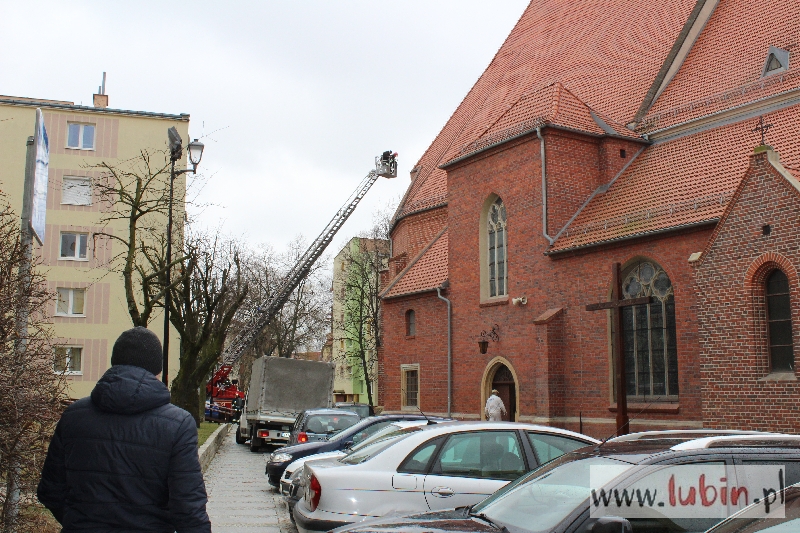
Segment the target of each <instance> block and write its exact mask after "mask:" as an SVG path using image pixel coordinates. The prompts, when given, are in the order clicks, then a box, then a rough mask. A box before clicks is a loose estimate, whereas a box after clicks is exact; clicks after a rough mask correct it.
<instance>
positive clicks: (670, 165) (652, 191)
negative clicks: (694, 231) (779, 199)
mask: <svg viewBox="0 0 800 533" xmlns="http://www.w3.org/2000/svg"><path fill="white" fill-rule="evenodd" d="M764 120H765V121H766V122H769V123H771V124H773V128H772V129H771V130H769V132H768V134H767V140H768V141H769V143H770V144H771V145H772V146H774V147H775V149H776V150H777V151H778V153H779V154H781V161H782V163H783V165H784V166H785V167H786V168H787V169H788V170H789V171H790V172H792V173H794V174H795V175H800V150H798V149H797V146H796V132H797V124H798V123H800V106H795V107H791V108H788V109H784V110H782V111H778V112H775V113H772V114H769V115H765V116H764ZM756 123H757V121H756V120H745V121H742V122H739V123H736V124H731V125H728V126H724V127H720V128H716V129H712V130H707V131H704V132H702V133H698V134H696V135H691V136H686V137H683V138H680V139H676V140H673V141H669V142H664V143H662V144H657V145H654V146H651V147H649V148H647V149H646V150H645V152H644V153H642V154H641V155H640V156H639V158H638V159H637V160H636V161H634V162H633V163H632V164H631V166H630V167H629V168H628V169H627V170H626V171H625V172H624V173H623V174H622V175H621V176H620V177H619V178H618V179H617V180H616V181H615V182H614V183H613V184H612V185H611V187H610V188H609V189H608V191H607V192H605V193H602V194H598V195H597V196H595V197H594V198H593V199H592V201H591V202H590V203H589V204H588V205H587V206H586V208H585V209H584V210H583V211H581V213H580V214H579V215H578V217H577V218H576V219H575V220H574V221H573V222H572V224H570V225H569V226H568V227H567V229H566V230H565V231H564V232H563V233H562V235H561V236H560V237H559V238H558V240H557V241H556V243H555V244H554V245H553V246H552V247H551V249H550V250H549V252H550V253H552V252H558V251H565V250H568V249H572V248H576V247H582V246H587V245H592V244H599V243H603V242H608V241H613V240H615V239H620V238H625V237H631V236H636V235H642V234H647V233H651V232H655V231H659V230H664V229H667V228H674V227H680V226H687V225H693V224H697V223H702V222H705V221H713V220H716V219H718V218H719V217H720V216H721V214H722V212H723V210H724V209H725V206H726V204H727V203H728V201H729V200H730V199H731V196H732V194H733V192H734V190H735V189H736V187H737V186H738V184H739V182H740V181H741V179H742V178H743V176H744V174H745V171H746V170H747V166H748V164H749V158H748V156H749V155H750V154H751V153H752V151H753V148H754V147H755V146H756V145H758V144H759V142H760V138H759V136H758V134H756V133H754V132H753V131H752V129H753V127H754V126H755V125H756Z"/></svg>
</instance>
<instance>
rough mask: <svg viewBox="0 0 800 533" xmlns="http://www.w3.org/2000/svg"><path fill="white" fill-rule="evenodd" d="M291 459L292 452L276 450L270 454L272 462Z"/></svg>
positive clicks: (284, 461)
mask: <svg viewBox="0 0 800 533" xmlns="http://www.w3.org/2000/svg"><path fill="white" fill-rule="evenodd" d="M291 460H292V454H290V453H281V452H275V453H272V454H270V456H269V462H270V463H286V462H288V461H291Z"/></svg>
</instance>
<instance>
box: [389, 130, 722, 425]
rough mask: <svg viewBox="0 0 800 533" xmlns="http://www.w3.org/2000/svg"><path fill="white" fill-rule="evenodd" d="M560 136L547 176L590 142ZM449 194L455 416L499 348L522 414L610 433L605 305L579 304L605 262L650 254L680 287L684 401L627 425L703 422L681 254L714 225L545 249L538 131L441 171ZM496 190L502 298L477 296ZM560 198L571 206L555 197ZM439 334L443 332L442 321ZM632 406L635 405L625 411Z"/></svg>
mask: <svg viewBox="0 0 800 533" xmlns="http://www.w3.org/2000/svg"><path fill="white" fill-rule="evenodd" d="M564 138H565V136H563V135H553V136H551V137H549V138H548V141H547V142H548V145H547V146H548V152H547V153H548V156H547V157H548V168H549V169H552V171H553V172H554V174H551V176H557V175H558V172H560V171H561V169H565V168H567V165H566V164H565V163H558V162H556V161H554V158H555V155H553V154H559V157H564V158H567V157H570V154H571V151H572V150H574V149H581V150H582V149H587V150H588V148H585V147H584V148H581V146H582V145H581V144H580V143H576V142H575V140H574V139H571V138H570V139H566V142H564V144H563V145H560V144H558V143H559V142H560V141H559V139H564ZM550 143H553V145H552V146H551V144H550ZM576 146H577V147H578V148H575V147H576ZM594 153H595V159H594V161H593V162H592V161H591V159H590V158H588V155H587V156H586V158H585V159H583V160H581V161H582V163H581V164H584V165H589V164H593V165H594V166H595V169H594V171H588V170H587V171H583V172H584V175H585V176H590V177H591V176H595V177H594V178H587V180H589V181H590V180H591V179H595V180H597V179H598V178H599V176H600V174H601V169H600V167H601V161H600V157H599V152H598V150H596V149H595V151H594ZM573 155H574V154H573ZM617 157H618V152H617ZM579 159H580V158H579ZM564 172H567V171H564ZM565 175H567V176H568V175H569V174H568V173H567V174H565ZM554 179H556V178H555V177H554ZM596 183H597V181H595V182H594V183H592V184H591V186H590V187H589V186H587V187H585V188H584V189H582V190H581V194H586V196H585V197H584V198H582V199H580V203H582V202H583V201H585V199H586V197H588V194H589V193H590V192H591V191H592V190H594V189H595V188H596ZM448 191H449V204H448V213H449V217H448V227H449V235H450V237H449V243H450V245H449V263H450V264H449V274H450V283H451V286H450V290H449V293H448V296H449V297H450V298H451V300H452V302H453V322H454V329H453V353H454V406H453V411H454V412H455V413H456V414H457V415H463V416H475V415H478V414H479V413H481V411H482V405H481V389H480V387H481V381H482V378H483V375H484V372H485V371H486V367H487V364H488V363H489V362H490V361H491V360H492V359H493V358H494V357H496V356H501V357H503V358H505V359H506V360H508V361H509V362H510V364H511V365H512V366H513V368H514V371H515V372H516V374H517V377H518V379H519V407H518V410H519V413H520V415H521V419H522V420H532V421H537V422H544V423H550V424H552V425H557V426H562V427H568V428H570V429H578V428H579V422H578V420H579V417H582V418H583V420H584V425H583V430H584V432H586V433H588V434H593V435H595V436H607V435H608V434H609V433H611V432H612V431H613V424H614V420H613V419H614V411H613V410H612V401H613V400H612V392H611V382H610V377H609V376H610V372H611V366H610V353H609V333H608V318H607V314H606V313H603V312H594V313H592V312H588V311H585V305H586V304H587V303H593V302H598V301H604V300H607V299H608V297H609V294H610V293H609V291H610V280H611V278H610V266H611V264H612V263H614V262H621V263H625V262H626V261H627V262H630V261H636V260H637V258H647V259H651V260H653V261H655V262H657V263H658V264H660V265H661V266H662V267H663V268H664V269H665V270H666V272H667V273H668V275H669V276H670V279H671V280H672V283H673V286H674V288H675V295H676V319H677V322H678V336H679V338H678V352H679V379H680V400H679V404H678V405H674V404H670V405H668V406H662V405H660V404H656V405H653V406H650V408H649V409H647V410H646V411H645V412H643V413H641V414H639V417H638V419H637V420H636V421H634V422H633V423H632V428H633V429H634V430H642V429H653V428H655V429H659V428H660V429H664V428H674V427H697V426H699V425H700V423H699V420H700V382H699V377H700V372H699V364H698V359H699V351H698V342H697V329H696V321H695V320H694V317H695V315H694V313H695V308H696V301H695V290H694V286H693V273H692V269H691V267H690V265H689V263H688V257H689V256H690V255H691V254H692V253H693V252H697V251H699V250H702V248H703V246H704V245H705V243H706V242H707V240H708V237H709V236H710V233H711V229H710V227H704V228H700V229H697V230H694V231H688V230H687V231H685V232H683V233H672V234H668V235H665V236H661V237H658V238H651V239H639V240H637V241H628V242H627V243H624V244H622V243H621V244H618V245H614V246H604V247H598V248H595V249H590V250H587V251H585V252H583V253H573V254H562V255H560V256H554V257H547V256H545V255H544V252H545V250H546V247H547V241H546V240H545V239H544V237H542V231H541V230H542V228H541V163H540V159H539V142H538V139H537V138H536V136H535V135H534V136H533V137H532V138H528V139H523V140H519V141H517V142H514V143H508V144H507V145H504V146H503V147H502V149H497V150H495V151H493V152H489V153H486V154H484V155H483V156H482V157H479V158H475V159H473V160H470V161H469V162H465V163H464V164H461V165H459V166H457V167H455V168H450V169H448ZM587 191H588V192H587ZM491 194H497V195H498V196H500V197H501V198H502V199H503V201H504V203H505V205H506V209H507V212H508V231H509V238H508V239H509V240H508V264H509V280H508V281H509V298H507V299H505V300H501V301H491V302H483V303H482V302H481V296H480V283H481V281H480V261H481V260H482V258H481V257H479V255H480V254H479V252H478V250H479V235H480V231H481V228H480V212H481V209H482V206H483V205H484V202H485V200H486V198H487V197H489V195H491ZM579 197H580V194H578V193H577V192H576V193H575V194H574V195H572V196H564V195H561V194H558V195H552V196H551V197H550V198H549V199H548V201H549V204H550V207H551V209H553V210H554V211H555V212H558V211H559V210H561V212H563V213H565V214H566V213H568V212H569V209H572V207H569V209H568V208H567V207H566V205H570V206H572V205H574V204H575V203H576V202H577V200H578V199H579ZM562 200H563V202H565V204H566V205H564V204H560V202H562ZM578 205H580V204H578ZM551 212H553V211H551ZM573 212H574V211H573ZM571 214H572V213H570V215H571ZM551 232H552V229H551ZM523 295H525V296H527V298H528V304H527V305H526V306H513V305H511V304H510V298H512V297H518V296H523ZM553 308H562V309H563V316H561V317H558V318H556V319H554V321H553V322H550V323H547V324H546V325H536V324H534V323H533V321H534V319H536V318H537V317H538V316H539V315H540V314H542V313H543V312H545V311H546V310H548V309H553ZM494 324H497V325H498V326H499V336H500V341H499V342H496V343H495V342H493V343H490V346H489V351H488V353H487V354H485V355H481V354H479V352H478V345H477V338H478V335H479V334H480V332H481V331H482V330H488V329H490V328H491V327H492V325H494ZM387 329H388V328H387ZM439 331H440V332H441V331H443V328H442V327H441V326H440V327H439ZM440 334H441V333H440ZM389 346H390V343H389V342H387V348H388V347H389ZM632 407H633V408H636V406H632ZM641 407H645V406H641ZM631 414H632V415H635V414H636V411H634V409H631Z"/></svg>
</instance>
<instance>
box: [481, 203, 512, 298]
mask: <svg viewBox="0 0 800 533" xmlns="http://www.w3.org/2000/svg"><path fill="white" fill-rule="evenodd" d="M486 221H487V228H486V229H487V231H488V234H489V247H488V250H489V258H488V259H489V296H490V297H492V296H504V295H506V294H508V269H507V261H506V257H507V253H506V248H507V244H508V231H507V229H506V207H505V206H504V205H503V200H501V199H500V198H498V199H497V200H495V201H494V203H493V204H492V205H491V206H490V207H489V212H488V213H487V217H486Z"/></svg>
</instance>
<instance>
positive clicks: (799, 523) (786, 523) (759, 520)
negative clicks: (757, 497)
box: [707, 485, 800, 533]
mask: <svg viewBox="0 0 800 533" xmlns="http://www.w3.org/2000/svg"><path fill="white" fill-rule="evenodd" d="M775 500H776V502H775V503H777V504H779V505H776V506H774V507H772V508H767V507H766V506H765V505H763V503H762V502H759V503H753V504H751V505H750V507H748V508H746V509H743V510H742V511H740V512H738V513H736V514H735V515H733V516H731V517H730V518H727V519H725V520H723V521H722V522H720V523H719V524H717V525H716V526H714V527H713V528H711V529H709V530H708V532H707V533H745V532H746V533H797V532H798V531H800V485H794V486H792V487H787V488H786V490H785V491H783V492H782V493H777V494H775ZM781 502H782V503H781Z"/></svg>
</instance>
